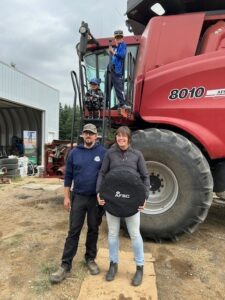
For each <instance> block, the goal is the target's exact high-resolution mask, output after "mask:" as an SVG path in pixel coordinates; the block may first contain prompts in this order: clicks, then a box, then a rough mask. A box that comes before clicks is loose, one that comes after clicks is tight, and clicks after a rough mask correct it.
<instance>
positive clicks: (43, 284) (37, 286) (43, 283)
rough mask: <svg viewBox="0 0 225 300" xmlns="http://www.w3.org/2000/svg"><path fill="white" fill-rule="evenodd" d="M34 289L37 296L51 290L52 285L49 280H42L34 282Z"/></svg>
mask: <svg viewBox="0 0 225 300" xmlns="http://www.w3.org/2000/svg"><path fill="white" fill-rule="evenodd" d="M32 288H33V290H34V291H35V292H36V293H37V294H43V293H45V292H47V291H48V290H50V288H51V284H50V281H49V279H48V278H42V279H38V280H35V281H33V282H32Z"/></svg>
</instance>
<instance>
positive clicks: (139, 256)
mask: <svg viewBox="0 0 225 300" xmlns="http://www.w3.org/2000/svg"><path fill="white" fill-rule="evenodd" d="M106 219H107V223H108V230H109V233H108V242H109V257H110V261H112V262H114V263H118V260H119V258H118V252H119V230H120V218H119V217H115V216H113V215H111V214H110V213H108V212H106ZM125 222H126V224H127V230H128V232H129V235H130V238H131V242H132V248H133V252H134V258H135V262H136V265H137V266H143V265H144V246H143V239H142V236H141V234H140V212H138V213H136V214H135V215H133V216H131V217H128V218H125Z"/></svg>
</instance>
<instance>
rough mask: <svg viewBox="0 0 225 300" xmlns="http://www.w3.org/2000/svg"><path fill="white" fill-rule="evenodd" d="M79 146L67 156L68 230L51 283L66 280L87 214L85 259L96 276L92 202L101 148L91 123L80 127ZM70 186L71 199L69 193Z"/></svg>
mask: <svg viewBox="0 0 225 300" xmlns="http://www.w3.org/2000/svg"><path fill="white" fill-rule="evenodd" d="M82 137H83V140H84V143H83V144H80V145H78V146H77V147H76V148H74V149H73V150H72V151H71V152H70V154H69V157H68V160H67V164H66V173H65V179H64V207H65V209H67V210H68V211H70V228H69V232H68V236H67V238H66V241H65V246H64V251H63V255H62V262H61V266H60V268H59V269H58V270H57V271H56V272H55V273H53V274H51V276H50V281H51V282H52V283H59V282H61V281H62V280H63V279H65V278H66V276H67V274H68V272H69V271H70V270H71V267H72V260H73V258H74V256H75V255H76V252H77V248H78V242H79V236H80V232H81V229H82V227H83V224H84V220H85V217H86V215H87V225H88V231H87V237H86V244H85V245H86V252H85V260H86V263H87V267H88V269H89V271H90V273H91V274H92V275H96V274H98V273H99V268H98V266H97V264H96V262H95V258H96V255H97V240H98V226H99V219H98V206H97V199H96V181H97V177H98V172H99V170H100V168H101V164H102V160H103V157H104V154H105V149H104V148H103V147H102V146H101V145H100V144H99V143H97V142H96V140H97V129H96V126H95V125H93V124H86V125H85V126H84V128H83V133H82ZM72 184H73V199H72V201H71V197H70V190H71V185H72Z"/></svg>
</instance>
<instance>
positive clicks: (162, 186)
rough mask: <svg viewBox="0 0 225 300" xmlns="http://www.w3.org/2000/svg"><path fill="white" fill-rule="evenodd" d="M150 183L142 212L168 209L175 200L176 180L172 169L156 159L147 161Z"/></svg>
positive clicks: (176, 193)
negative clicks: (148, 193)
mask: <svg viewBox="0 0 225 300" xmlns="http://www.w3.org/2000/svg"><path fill="white" fill-rule="evenodd" d="M146 164H147V168H148V170H149V174H150V176H149V178H150V183H151V188H150V195H149V198H148V200H147V204H146V207H145V210H144V212H143V213H146V214H160V213H163V212H165V211H167V210H169V209H170V208H171V207H172V206H173V205H174V203H175V202H176V200H177V196H178V190H179V188H178V181H177V178H176V176H175V174H174V173H173V171H172V170H171V169H170V168H169V167H168V166H166V165H164V164H162V163H160V162H157V161H147V162H146Z"/></svg>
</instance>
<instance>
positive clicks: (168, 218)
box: [71, 0, 225, 240]
mask: <svg viewBox="0 0 225 300" xmlns="http://www.w3.org/2000/svg"><path fill="white" fill-rule="evenodd" d="M127 16H128V21H127V25H128V27H129V29H130V30H131V31H133V32H134V33H135V35H133V36H127V37H124V40H125V42H126V43H127V56H126V63H125V73H124V77H125V92H126V97H127V101H128V102H129V104H130V105H131V107H132V110H131V111H129V112H127V111H125V110H124V111H122V112H121V113H119V112H118V111H117V109H115V104H116V99H115V95H114V93H113V92H111V91H110V92H109V89H108V88H107V87H105V86H104V83H105V76H106V75H107V76H110V74H105V71H106V69H107V65H108V62H109V54H108V51H107V49H108V45H109V39H110V37H109V38H105V39H95V38H94V37H93V35H92V34H91V32H90V29H89V28H88V24H87V23H84V22H82V24H81V27H80V34H81V38H80V43H79V44H78V46H77V52H78V55H79V62H80V63H79V67H80V68H79V80H78V79H77V76H76V73H75V72H74V71H73V72H71V74H72V80H73V85H74V89H75V107H76V106H77V102H76V98H77V97H76V96H78V98H79V105H80V111H81V124H80V126H83V124H84V123H85V122H86V123H87V122H90V121H91V122H93V123H95V124H97V125H98V126H99V127H101V128H102V140H103V142H104V143H106V142H107V139H108V135H109V133H110V130H111V129H112V128H116V127H118V126H120V125H128V126H129V127H130V128H131V129H132V131H133V146H134V147H135V148H137V149H139V150H141V151H142V153H143V155H144V157H145V160H146V162H147V165H148V168H149V176H150V180H151V191H150V197H149V199H148V202H147V205H146V209H145V210H144V212H143V213H142V216H141V231H142V233H143V235H144V236H146V237H149V238H153V239H155V240H162V239H177V238H179V236H181V235H182V234H183V233H192V232H194V231H195V229H196V228H197V226H198V224H199V223H201V222H203V221H204V220H205V218H206V216H207V213H208V210H209V208H210V205H211V203H212V198H213V191H214V192H216V193H217V194H218V195H220V196H223V195H225V125H224V124H225V82H224V78H225V2H224V1H218V0H214V1H209V0H207V1H206V0H205V1H196V0H195V1H193V0H183V1H181V0H159V1H158V2H157V3H156V2H155V1H146V0H145V1H137V0H136V1H135V0H130V1H128V2H127ZM92 77H99V78H101V80H102V84H101V88H102V89H103V88H104V90H105V97H106V99H110V101H109V105H107V104H106V105H105V108H104V109H103V111H102V112H101V118H100V119H98V120H94V119H93V120H89V119H87V117H86V116H87V115H86V112H85V108H84V105H83V103H84V95H85V92H86V90H87V82H88V80H90V78H92ZM78 82H79V83H81V84H78Z"/></svg>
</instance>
